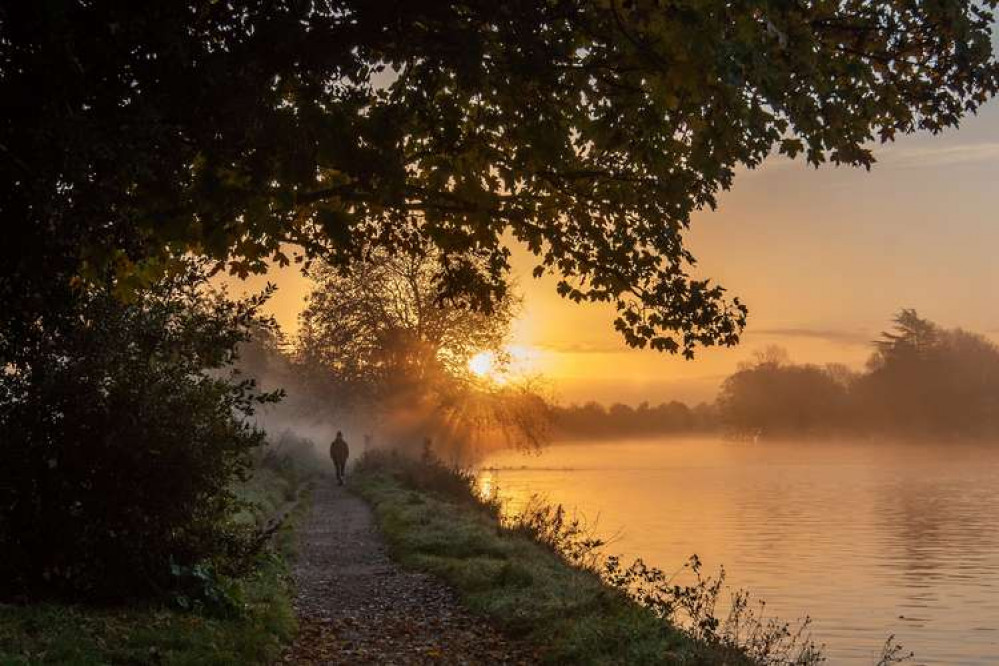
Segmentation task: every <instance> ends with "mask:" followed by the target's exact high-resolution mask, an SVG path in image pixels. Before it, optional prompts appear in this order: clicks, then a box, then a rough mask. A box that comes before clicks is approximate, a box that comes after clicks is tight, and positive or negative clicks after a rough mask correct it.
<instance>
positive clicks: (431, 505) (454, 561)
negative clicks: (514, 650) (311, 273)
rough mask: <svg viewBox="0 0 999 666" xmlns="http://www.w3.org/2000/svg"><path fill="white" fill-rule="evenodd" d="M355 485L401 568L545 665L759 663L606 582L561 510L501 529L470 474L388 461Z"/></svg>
mask: <svg viewBox="0 0 999 666" xmlns="http://www.w3.org/2000/svg"><path fill="white" fill-rule="evenodd" d="M352 483H353V484H354V487H355V488H356V489H357V491H358V492H360V493H361V494H362V495H363V496H364V497H365V498H366V499H367V500H368V501H370V502H371V504H372V505H373V507H374V509H375V513H376V515H377V518H378V522H379V525H380V526H381V529H382V531H383V532H384V534H385V537H386V538H387V540H388V542H389V545H390V547H391V549H392V551H393V555H394V556H395V557H396V558H397V559H398V560H399V561H400V562H401V563H402V564H403V565H404V566H407V567H411V568H414V569H418V570H422V571H426V572H429V573H432V574H435V575H437V576H440V577H441V578H443V579H445V580H446V581H448V582H449V583H450V584H451V585H452V586H454V587H455V588H456V589H457V590H458V591H459V592H460V594H461V596H462V598H463V601H464V603H465V604H466V605H467V606H468V607H470V608H471V609H472V610H473V611H476V612H478V613H480V614H483V615H485V616H487V617H489V618H491V619H492V620H493V621H494V622H496V623H497V624H498V625H499V626H500V627H501V628H503V629H504V630H505V631H507V632H508V633H509V634H511V635H513V636H516V637H520V638H522V639H524V640H527V641H529V642H531V643H533V644H534V645H536V646H538V647H539V648H540V653H541V654H542V655H543V656H544V658H545V660H546V661H547V662H549V663H572V664H732V665H735V664H752V663H759V662H757V661H754V660H751V659H750V658H748V657H747V656H745V654H743V652H742V651H741V650H739V649H737V648H735V647H734V646H732V645H727V644H724V643H723V642H720V641H705V640H702V639H699V638H698V637H696V636H695V635H694V634H693V633H691V632H689V631H684V630H681V629H679V628H677V626H675V625H674V624H672V623H671V622H669V621H665V620H664V619H663V617H662V614H661V613H660V614H657V612H656V611H655V610H654V609H653V608H651V607H647V606H644V605H642V604H640V603H637V602H636V601H635V600H634V599H633V598H632V597H631V596H630V595H629V594H628V592H627V590H626V589H625V588H624V587H615V586H613V585H610V584H608V583H607V582H606V580H604V577H603V576H602V575H600V572H599V570H598V566H597V564H596V562H597V560H596V559H595V557H594V558H587V556H586V554H587V553H588V552H592V548H591V546H593V545H596V544H594V543H592V542H591V543H587V542H586V541H587V540H586V538H585V537H584V536H582V535H580V534H578V533H574V529H575V528H573V527H572V526H571V523H566V522H565V521H564V514H561V513H560V512H547V513H546V512H545V511H540V512H535V513H534V514H533V517H532V518H531V519H530V520H533V521H534V523H533V524H531V522H530V520H528V521H519V522H517V521H514V522H506V523H504V522H503V521H501V520H500V518H499V513H498V510H497V507H496V506H494V505H491V504H490V503H489V502H486V501H482V500H480V499H479V498H478V497H477V496H476V494H475V492H474V489H473V488H472V486H471V484H470V479H469V478H468V477H463V476H462V475H461V474H460V473H457V472H454V471H451V470H447V469H446V468H444V467H442V466H440V465H439V464H436V463H427V462H423V463H420V462H414V461H406V460H403V459H401V458H395V457H388V456H382V457H379V458H373V459H372V458H369V459H368V460H367V461H365V462H364V463H363V464H362V465H360V466H359V470H358V473H357V474H356V475H355V477H354V479H353V481H352ZM556 513H558V515H556ZM560 516H561V517H560ZM541 523H544V524H543V525H542V524H541ZM560 540H561V543H560ZM573 544H575V545H573ZM601 561H602V560H601ZM788 663H794V662H788Z"/></svg>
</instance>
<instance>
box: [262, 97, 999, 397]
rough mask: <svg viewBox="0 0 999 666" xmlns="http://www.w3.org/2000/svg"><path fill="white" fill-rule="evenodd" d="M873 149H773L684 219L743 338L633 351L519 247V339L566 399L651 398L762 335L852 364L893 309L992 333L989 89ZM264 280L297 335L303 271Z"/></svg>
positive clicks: (707, 376) (995, 306) (993, 202)
mask: <svg viewBox="0 0 999 666" xmlns="http://www.w3.org/2000/svg"><path fill="white" fill-rule="evenodd" d="M877 156H878V160H879V162H878V164H876V165H875V166H874V168H873V170H872V171H871V172H866V171H864V170H862V169H861V170H858V169H849V168H834V167H825V168H821V169H818V170H816V169H812V168H809V167H807V166H805V165H804V164H802V163H801V162H800V161H797V162H790V161H788V160H783V159H773V160H771V161H770V162H768V163H767V164H766V165H765V166H764V167H763V168H761V169H758V170H756V171H753V172H743V173H740V174H739V175H738V176H737V178H736V181H735V186H734V188H733V190H732V191H731V192H728V193H725V194H724V195H723V196H722V197H721V198H720V206H719V209H718V210H717V211H714V212H711V211H705V212H702V213H700V214H699V215H697V216H696V217H695V218H694V222H693V225H692V230H691V232H690V234H689V236H688V240H689V244H690V246H691V248H692V249H693V251H694V254H695V256H696V257H697V258H698V259H699V265H698V267H697V273H698V274H699V275H700V276H702V277H710V278H712V279H714V280H716V281H718V282H721V283H722V284H723V285H725V286H726V287H727V288H728V289H729V292H730V293H731V294H733V295H738V296H740V298H741V299H742V300H743V301H744V302H745V303H746V304H747V305H748V306H749V309H750V319H749V326H748V328H747V330H746V334H745V336H744V338H743V343H742V345H740V346H739V347H738V348H735V349H708V350H703V351H701V352H700V353H699V354H698V356H697V358H696V359H695V360H694V361H684V360H682V359H679V358H671V357H667V356H663V355H661V354H657V353H655V352H650V351H637V350H631V349H629V348H627V347H626V346H625V345H624V343H623V342H622V341H621V339H620V338H619V337H618V336H617V334H616V333H615V332H614V331H613V329H612V326H611V321H612V311H611V310H610V309H609V308H607V307H601V306H596V305H574V304H572V303H569V302H567V301H563V300H562V299H560V298H559V297H558V295H557V294H555V291H554V280H553V279H551V278H542V279H540V280H534V279H532V278H531V277H530V268H531V266H532V264H531V263H530V257H529V256H528V255H527V254H526V252H524V251H517V252H516V253H515V277H516V280H517V282H518V284H519V289H520V291H521V292H522V293H523V295H524V307H523V312H522V313H521V316H520V318H519V320H518V321H517V323H516V324H515V326H514V332H513V333H514V335H513V343H514V344H516V345H519V346H521V347H523V348H526V349H530V350H532V357H533V358H534V359H535V362H536V365H537V368H538V370H539V371H540V372H542V373H543V374H544V375H545V376H546V377H547V379H548V380H549V381H550V383H551V385H552V386H553V388H554V390H555V392H556V395H557V396H558V397H559V398H560V399H561V400H562V401H564V402H579V401H585V400H588V399H596V400H599V401H603V402H610V401H615V400H620V401H623V402H630V403H638V402H641V401H642V400H648V401H650V402H652V403H656V402H660V401H665V400H671V399H681V400H686V401H690V402H697V401H700V400H711V399H712V398H713V397H714V393H715V391H716V389H717V386H718V384H719V382H720V381H721V379H723V378H724V377H725V376H726V375H727V374H729V373H731V372H732V371H733V370H734V369H735V367H736V365H737V364H738V362H739V361H741V360H744V359H746V358H747V357H748V356H750V355H751V353H752V352H753V350H755V349H759V348H761V347H763V346H766V345H770V344H777V345H781V346H783V347H785V348H787V349H788V351H789V352H790V354H791V358H792V359H793V360H795V361H799V362H816V363H824V362H842V363H847V364H849V365H852V366H855V367H858V368H859V367H860V366H861V365H862V364H863V362H864V360H865V359H866V357H867V354H868V350H869V342H870V341H871V340H872V339H873V338H874V337H875V336H876V335H877V334H878V332H879V331H880V330H882V329H883V328H885V327H886V325H887V324H888V321H889V319H890V318H891V316H892V314H893V313H894V312H895V311H896V310H898V309H899V308H901V307H914V308H916V309H918V310H919V311H920V313H921V314H922V315H923V316H926V317H929V318H930V319H932V320H934V321H937V322H938V323H940V324H943V325H945V326H948V327H953V326H960V327H963V328H967V329H969V330H974V331H978V332H983V333H986V334H988V335H990V337H992V338H993V339H996V340H999V301H997V298H996V294H995V290H996V287H999V260H997V256H996V253H997V251H999V223H997V222H999V220H997V204H999V102H993V103H991V104H990V105H988V106H987V107H986V108H985V109H983V110H982V112H981V113H980V114H979V115H978V116H977V117H972V118H969V119H967V120H966V121H965V122H964V124H963V126H962V128H961V129H959V130H951V131H949V132H946V133H944V134H942V135H939V136H930V135H918V136H911V137H905V138H903V139H901V140H899V141H898V142H896V143H895V144H893V145H890V146H889V147H886V148H882V149H879V150H878V151H877ZM265 280H271V281H274V282H276V283H277V284H278V287H279V289H278V293H277V294H276V296H275V297H274V299H273V300H272V302H271V304H270V307H271V310H272V312H273V313H274V314H275V316H276V317H277V318H278V320H279V322H280V323H281V325H282V327H283V328H284V329H285V331H287V332H289V333H292V332H293V331H294V330H295V328H296V318H297V314H298V311H299V310H300V309H301V304H302V299H303V296H304V294H305V292H306V290H307V288H308V285H307V283H306V282H305V280H304V279H303V278H301V276H299V275H298V273H297V270H296V269H294V268H289V269H285V270H281V271H273V272H272V273H271V274H269V275H268V276H266V278H255V279H253V280H250V281H248V282H247V283H246V285H245V286H246V287H247V288H249V289H256V288H259V286H261V285H262V284H263V282H264V281H265Z"/></svg>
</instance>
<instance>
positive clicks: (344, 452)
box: [330, 430, 350, 486]
mask: <svg viewBox="0 0 999 666" xmlns="http://www.w3.org/2000/svg"><path fill="white" fill-rule="evenodd" d="M349 455H350V447H348V446H347V440H345V439H344V438H343V433H342V432H340V431H339V430H337V431H336V439H334V440H333V442H332V443H331V444H330V458H331V459H332V460H333V466H334V467H336V481H337V483H339V484H340V485H341V486H342V485H343V477H344V476H345V475H346V472H347V456H349Z"/></svg>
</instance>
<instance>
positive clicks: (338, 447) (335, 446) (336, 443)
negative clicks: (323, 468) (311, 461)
mask: <svg viewBox="0 0 999 666" xmlns="http://www.w3.org/2000/svg"><path fill="white" fill-rule="evenodd" d="M349 455H350V449H349V448H348V447H347V442H346V441H344V439H343V437H337V438H336V439H334V440H333V443H332V444H330V458H332V459H333V461H334V462H338V463H345V462H347V456H349Z"/></svg>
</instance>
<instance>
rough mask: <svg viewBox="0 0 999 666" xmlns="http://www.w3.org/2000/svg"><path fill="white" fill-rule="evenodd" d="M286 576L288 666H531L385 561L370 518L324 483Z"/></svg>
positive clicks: (433, 589)
mask: <svg viewBox="0 0 999 666" xmlns="http://www.w3.org/2000/svg"><path fill="white" fill-rule="evenodd" d="M312 499H313V505H312V513H311V515H310V516H309V518H308V520H307V521H306V523H305V524H304V525H303V526H302V527H300V528H299V541H300V544H299V556H298V561H297V562H296V564H295V567H294V570H293V573H294V577H295V582H296V586H297V595H296V599H295V611H296V613H297V614H298V620H299V635H298V638H297V639H296V641H295V644H294V645H292V646H291V648H290V649H289V650H288V651H287V652H286V654H285V655H284V657H283V661H284V663H290V664H386V665H387V664H532V663H535V661H536V660H535V659H534V658H532V656H531V652H530V651H528V650H527V649H525V648H524V647H523V646H520V645H517V644H516V643H514V642H511V641H510V640H509V639H506V638H504V637H503V636H502V635H500V634H499V633H498V632H497V631H496V630H495V629H494V628H493V627H491V626H490V625H489V624H488V623H486V622H485V621H484V620H483V619H481V618H478V617H476V616H473V615H471V614H470V613H469V612H468V611H466V610H464V609H463V608H462V607H461V606H460V605H459V604H458V601H457V599H456V598H455V595H454V593H453V592H451V590H449V589H448V588H447V587H446V586H445V585H444V584H443V583H441V582H440V581H438V580H437V579H435V578H432V577H430V576H427V575H425V574H419V573H412V572H408V571H404V570H402V569H400V568H399V567H398V566H397V565H396V564H395V563H394V562H392V560H390V559H389V557H388V555H387V553H386V549H385V544H384V542H383V541H382V538H381V536H380V535H379V533H378V531H377V529H376V527H375V523H374V518H373V516H372V512H371V509H370V508H369V507H368V505H367V504H366V503H365V502H364V501H363V500H361V499H360V498H358V497H357V496H355V495H353V494H351V493H350V492H348V491H347V490H346V489H345V488H342V487H338V486H337V485H335V483H334V482H333V481H332V480H326V479H324V480H323V481H321V482H320V486H319V487H318V488H316V490H315V492H314V493H313V498H312Z"/></svg>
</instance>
